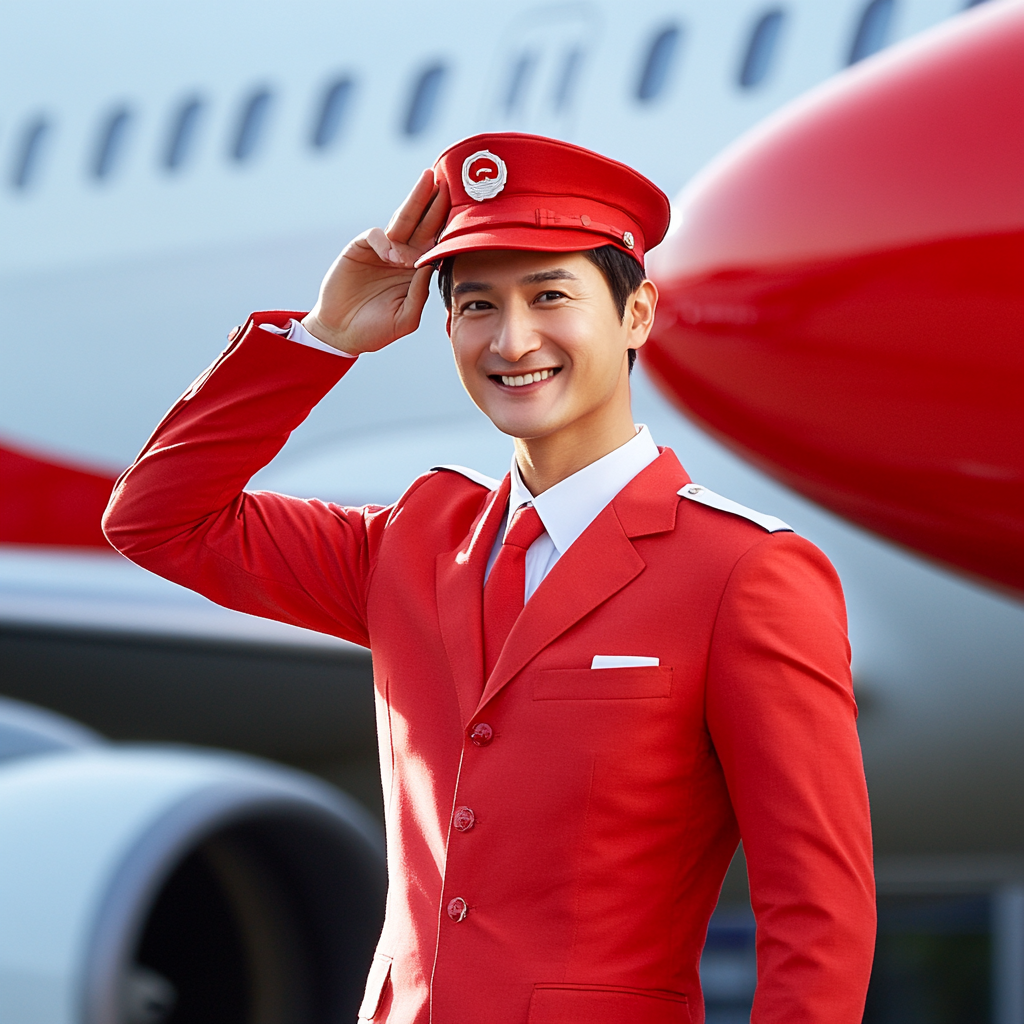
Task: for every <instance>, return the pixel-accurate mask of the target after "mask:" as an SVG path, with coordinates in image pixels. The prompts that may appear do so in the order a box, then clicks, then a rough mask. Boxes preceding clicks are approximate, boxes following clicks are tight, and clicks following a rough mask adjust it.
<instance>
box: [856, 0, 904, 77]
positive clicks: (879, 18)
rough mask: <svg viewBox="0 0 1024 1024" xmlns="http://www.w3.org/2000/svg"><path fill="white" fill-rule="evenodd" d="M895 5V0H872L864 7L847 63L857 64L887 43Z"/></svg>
mask: <svg viewBox="0 0 1024 1024" xmlns="http://www.w3.org/2000/svg"><path fill="white" fill-rule="evenodd" d="M895 6H896V4H895V0H871V3H869V4H868V5H867V7H865V8H864V12H863V13H862V14H861V16H860V22H859V23H858V24H857V31H856V32H855V33H854V36H853V43H852V44H851V46H850V55H849V56H848V57H847V58H846V63H847V64H856V63H857V61H859V60H863V59H864V58H865V57H870V56H871V54H873V53H877V52H878V51H879V50H881V49H882V48H883V47H884V46H885V45H886V43H887V42H888V39H889V24H890V22H891V21H892V12H893V8H894V7H895Z"/></svg>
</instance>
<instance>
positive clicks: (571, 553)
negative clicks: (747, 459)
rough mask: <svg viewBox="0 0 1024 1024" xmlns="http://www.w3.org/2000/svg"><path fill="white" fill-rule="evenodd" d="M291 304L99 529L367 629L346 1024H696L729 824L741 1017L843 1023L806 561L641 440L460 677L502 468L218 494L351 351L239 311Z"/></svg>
mask: <svg viewBox="0 0 1024 1024" xmlns="http://www.w3.org/2000/svg"><path fill="white" fill-rule="evenodd" d="M290 315H292V314H288V313H264V314H257V315H256V316H255V317H254V318H253V320H251V321H250V322H249V324H248V325H247V326H246V328H245V330H244V332H242V333H241V334H240V335H239V337H238V339H237V340H236V341H235V343H234V344H232V345H231V347H230V348H229V349H228V350H227V351H226V352H225V353H224V354H223V355H222V356H221V357H220V358H219V359H218V360H217V362H216V363H215V364H214V365H213V367H212V368H211V370H210V371H208V372H207V373H205V374H204V375H203V376H202V377H200V378H199V380H198V381H197V382H196V383H195V384H194V385H193V386H192V387H191V388H190V389H189V391H188V392H187V393H186V394H185V396H184V397H183V398H182V399H181V400H180V401H179V402H178V403H177V405H175V406H174V408H173V409H172V410H171V411H170V413H168V415H167V417H166V418H165V419H164V421H163V422H162V423H161V424H160V426H159V427H158V428H157V430H156V432H155V434H154V435H153V437H152V438H151V440H150V441H149V443H148V444H147V445H146V448H145V449H144V451H143V452H142V454H141V455H140V456H139V458H138V460H137V461H136V462H135V464H134V465H133V466H132V467H131V468H130V469H129V470H128V471H127V472H126V473H125V474H124V476H123V477H122V478H121V480H120V482H119V483H118V486H117V488H116V490H115V493H114V497H113V499H112V501H111V505H110V508H109V510H108V512H107V517H106V521H105V526H106V530H107V535H108V537H109V538H110V539H111V541H112V542H113V543H114V545H115V546H116V547H118V548H119V549H120V550H121V551H122V552H124V553H125V554H126V555H128V556H129V557H130V558H132V559H133V560H134V561H136V562H138V563H139V564H140V565H143V566H145V567H146V568H148V569H151V570H153V571H154V572H157V573H159V574H160V575H162V576H166V577H167V578H169V579H172V580H175V581H176V582H178V583H181V584H184V585H185V586H187V587H191V588H193V589H194V590H197V591H199V592H201V593H203V594H205V595H206V596H207V597H209V598H212V599H213V600H214V601H218V602H220V603H221V604H224V605H228V606H229V607H232V608H237V609H240V610H242V611H245V612H251V613H254V614H256V615H264V616H268V617H270V618H275V619H280V620H282V621H285V622H291V623H295V624H296V625H300V626H305V627H307V628H310V629H316V630H321V631H323V632H325V633H331V634H334V635H336V636H340V637H344V638H345V639H347V640H351V641H354V642H355V643H358V644H363V645H365V646H369V647H371V649H372V651H373V667H374V680H375V687H376V700H377V715H378V726H379V740H380V756H381V771H382V775H383V781H384V799H385V804H386V808H385V811H386V822H387V838H388V861H389V871H390V892H389V895H388V906H387V918H386V922H385V925H384V930H383V933H382V935H381V939H380V944H379V946H378V951H377V955H376V957H375V960H374V966H373V968H372V970H371V974H370V980H369V983H368V986H367V997H366V999H365V1000H364V1003H363V1010H362V1011H361V1014H362V1015H363V1016H365V1017H372V1018H373V1019H374V1020H375V1021H382V1020H387V1021H388V1022H389V1024H412V1022H415V1024H426V1022H428V1021H431V1022H434V1024H527V1022H528V1024H555V1022H557V1024H679V1022H686V1021H692V1022H700V1021H703V1019H704V1008H703V1001H702V997H701V991H700V982H699V978H698V963H699V959H700V954H701V948H702V946H703V944H704V938H705V934H706V930H707V925H708V919H709V917H710V915H711V913H712V911H713V910H714V907H715V903H716V900H717V898H718V893H719V889H720V886H721V884H722V879H723V876H724V874H725V871H726V868H727V867H728V865H729V861H730V859H731V857H732V855H733V852H734V851H735V849H736V846H737V842H738V840H739V839H740V837H742V840H743V845H744V850H745V852H746V858H747V865H748V871H749V876H750V888H751V894H752V900H753V906H754V911H755V914H756V917H757V958H758V978H759V981H758V988H757V994H756V997H755V1002H754V1013H753V1021H754V1022H755V1024H855V1022H858V1021H860V1019H861V1013H862V1010H863V1004H864V996H865V991H866V987H867V981H868V975H869V971H870V966H871V958H872V951H873V944H874V923H875V921H874V889H873V883H872V863H871V838H870V825H869V819H868V804H867V794H866V789H865V784H864V774H863V769H862V766H861V758H860V747H859V744H858V739H857V733H856V729H855V724H854V720H855V716H856V709H855V705H854V699H853V691H852V687H851V681H850V665H849V645H848V642H847V637H846V619H845V610H844V605H843V597H842V591H841V589H840V584H839V580H838V579H837V577H836V574H835V572H834V570H833V568H832V566H831V565H830V564H829V562H828V560H827V559H826V558H825V557H824V556H823V555H822V554H821V552H820V551H818V549H817V548H815V547H814V546H813V545H812V544H810V543H808V542H807V541H806V540H803V539H802V538H800V537H798V536H796V535H795V534H793V533H774V534H771V533H767V532H766V531H765V530H763V529H761V528H760V527H759V526H756V525H754V524H753V523H751V522H750V521H748V520H747V519H745V518H742V517H740V516H735V515H730V514H728V513H725V512H721V511H718V510H716V509H713V508H708V507H705V506H703V505H700V504H696V503H694V502H691V501H687V500H684V499H682V498H680V497H679V495H678V494H677V491H678V490H679V488H680V487H681V486H682V485H683V484H685V483H686V482H687V481H688V477H687V475H686V473H685V472H684V471H683V468H682V467H681V466H680V464H679V462H678V461H677V460H676V457H675V455H673V454H672V452H671V451H669V450H665V451H664V452H663V453H662V455H661V457H660V458H658V459H657V460H656V461H655V462H653V463H652V464H651V465H650V466H648V467H647V468H646V469H645V470H644V471H643V472H641V473H640V474H639V475H638V476H637V477H636V478H635V479H634V480H633V481H632V482H631V483H629V484H628V485H627V486H626V487H625V488H624V489H623V490H622V491H621V492H620V493H619V494H618V496H617V497H616V498H615V499H614V500H613V501H612V502H611V504H610V505H608V506H607V507H606V508H605V509H604V511H603V512H602V513H601V514H600V515H599V516H598V517H597V519H595V520H594V522H593V523H592V524H591V525H590V526H589V527H588V528H587V530H586V531H585V532H584V533H583V535H582V536H581V537H580V538H579V540H578V541H577V542H576V543H575V544H574V545H573V546H572V547H571V548H570V549H569V550H568V551H567V552H566V553H565V554H564V555H563V556H562V558H561V559H560V560H559V561H558V563H557V564H556V565H555V566H554V568H553V569H552V570H551V572H550V573H549V574H548V576H547V577H546V578H545V580H544V582H543V583H542V584H541V586H540V587H539V589H538V590H537V591H536V593H535V595H534V596H533V597H532V598H531V600H530V601H529V603H528V604H527V606H526V609H525V611H524V612H523V614H522V616H521V617H520V619H519V621H518V622H517V623H516V625H515V627H514V628H513V631H512V633H511V635H510V636H509V639H508V642H507V644H506V647H505V649H504V651H503V653H502V654H501V657H500V660H499V661H498V664H497V666H496V668H495V670H494V672H493V674H492V676H491V678H490V679H489V680H487V681H486V686H485V682H484V679H483V648H482V632H481V630H482V627H481V604H482V587H483V578H484V568H485V565H486V562H487V557H488V553H489V552H490V550H491V545H492V542H493V540H494V537H495V536H496V533H497V530H498V527H499V524H500V522H501V520H502V517H503V515H504V512H505V503H506V498H507V495H508V492H509V483H508V478H506V479H505V481H504V482H503V483H502V484H501V486H500V487H498V488H497V489H496V490H488V488H487V487H486V486H483V485H481V484H479V483H477V482H474V481H473V480H471V479H468V478H467V477H465V476H463V475H461V474H458V473H454V472H449V471H444V470H441V471H434V472H430V473H427V474H426V475H424V476H421V477H420V478H419V479H417V480H416V481H414V482H413V484H412V485H411V486H410V487H409V489H408V490H407V491H406V492H405V494H404V495H403V496H402V497H401V499H400V500H399V501H398V502H397V503H396V504H394V505H393V506H390V507H388V508H381V507H372V506H371V507H366V508H344V507H340V506H337V505H332V504H325V503H323V502H320V501H313V500H299V499H297V498H290V497H285V496H283V495H279V494H271V493H260V492H256V493H248V492H245V491H244V490H243V488H244V486H245V484H246V483H247V481H248V480H249V478H250V477H251V476H252V474H253V473H254V472H255V471H256V470H258V469H259V468H260V467H262V466H263V465H265V464H266V463H267V462H269V461H270V459H272V458H273V457H274V455H275V454H276V453H277V452H278V451H279V450H280V448H281V446H282V445H283V444H284V443H285V441H286V440H287V438H288V435H289V433H290V432H291V431H292V430H293V429H294V428H295V427H296V426H297V425H298V424H299V423H301V422H302V420H303V419H304V418H305V417H306V415H307V414H308V412H309V410H310V409H311V408H312V407H313V406H314V405H315V404H316V402H317V401H319V399H320V398H322V397H323V395H325V394H326V393H327V391H329V390H330V388H331V387H332V386H333V385H334V384H335V383H336V382H337V381H338V379H339V378H340V377H341V376H343V375H344V373H345V372H346V371H347V370H348V369H349V368H350V367H351V366H352V365H353V363H352V362H351V361H350V360H346V359H341V358H338V357H336V356H333V355H330V354H328V353H324V352H319V351H317V350H315V349H312V348H309V347H303V346H300V345H297V344H295V343H293V342H289V341H287V340H286V339H283V338H280V337H277V336H274V335H272V334H270V333H269V332H266V331H262V330H259V329H258V324H259V323H266V322H273V323H277V324H284V323H285V322H286V321H287V318H288V316H290ZM296 315H301V314H296ZM595 654H611V655H615V654H624V655H647V656H656V657H658V658H659V659H660V665H659V666H657V667H640V668H612V669H599V670H593V669H591V668H590V664H591V659H592V657H593V656H594V655H595ZM481 723H482V724H485V725H486V726H488V727H489V729H484V730H480V729H477V730H476V733H477V738H478V740H480V738H481V737H480V733H481V732H482V733H483V737H482V739H483V742H482V743H481V744H480V745H478V744H477V743H474V742H473V741H472V739H471V733H473V732H474V727H476V726H478V725H480V724H481ZM488 734H489V742H488V741H487V740H488ZM458 808H469V809H470V810H471V811H472V815H467V813H466V812H465V810H463V811H461V812H460V815H459V816H456V815H455V811H456V809H458ZM467 823H468V824H469V825H470V827H468V828H467V827H465V826H466V825H467ZM457 825H458V826H462V827H461V828H459V827H456V826H457ZM454 899H462V900H464V901H465V905H466V907H467V908H468V910H467V911H466V912H465V914H464V916H462V915H461V913H460V912H459V911H460V908H461V904H459V903H456V904H455V913H454V914H453V915H452V914H449V912H448V906H449V903H450V902H451V901H452V900H454ZM460 916H461V917H462V919H461V920H458V919H457V918H458V917H460Z"/></svg>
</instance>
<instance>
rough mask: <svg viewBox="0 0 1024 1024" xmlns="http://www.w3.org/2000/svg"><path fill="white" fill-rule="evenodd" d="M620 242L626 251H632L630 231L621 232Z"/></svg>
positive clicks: (631, 234)
mask: <svg viewBox="0 0 1024 1024" xmlns="http://www.w3.org/2000/svg"><path fill="white" fill-rule="evenodd" d="M622 242H623V244H624V245H625V246H626V248H627V249H632V248H633V245H634V242H633V232H632V231H623V232H622Z"/></svg>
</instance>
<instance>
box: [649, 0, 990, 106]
mask: <svg viewBox="0 0 1024 1024" xmlns="http://www.w3.org/2000/svg"><path fill="white" fill-rule="evenodd" d="M983 2H984V0H964V7H975V6H977V5H978V4H979V3H983ZM895 11H896V0H868V2H867V3H865V5H864V6H863V7H862V8H861V11H860V15H859V17H858V18H857V21H856V23H855V25H854V26H853V32H852V34H851V36H850V46H849V49H848V50H847V53H846V63H847V64H848V65H849V64H856V63H857V62H858V61H860V60H863V59H864V58H865V57H870V56H871V54H873V53H877V52H878V51H879V50H881V49H883V48H884V47H885V46H886V45H887V44H888V42H889V36H890V31H891V29H892V20H893V15H894V14H895ZM787 18H788V15H787V12H786V10H785V8H783V7H770V8H767V9H765V10H764V11H762V12H761V13H760V14H758V16H757V17H756V18H755V19H754V23H753V25H752V26H751V29H750V34H749V36H748V37H747V43H746V46H745V47H744V48H743V53H742V57H741V59H740V62H739V65H738V66H737V69H736V84H737V85H738V86H739V87H740V88H741V89H753V88H755V87H756V86H758V85H760V84H761V83H762V82H763V81H764V80H765V79H766V78H767V77H768V75H769V73H770V72H771V70H772V68H773V67H774V66H775V64H776V62H777V59H778V52H779V41H780V39H781V37H782V35H783V32H784V30H785V26H786V21H787ZM683 37H684V32H683V28H682V27H681V26H680V25H675V24H670V25H665V26H663V27H662V28H661V29H659V30H658V31H657V32H655V34H654V35H653V36H652V37H651V41H650V43H649V44H648V47H647V50H646V52H645V55H644V59H643V60H642V61H641V64H640V74H639V75H638V77H637V80H636V88H635V94H636V98H637V99H638V100H639V101H640V102H641V103H649V102H650V101H652V100H655V99H657V98H658V97H659V96H661V95H662V94H663V93H664V92H665V90H666V89H667V87H668V84H669V81H670V79H671V76H672V71H673V68H674V66H675V63H676V61H677V60H678V56H679V51H680V49H681V44H682V42H683Z"/></svg>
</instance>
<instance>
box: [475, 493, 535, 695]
mask: <svg viewBox="0 0 1024 1024" xmlns="http://www.w3.org/2000/svg"><path fill="white" fill-rule="evenodd" d="M543 532H544V524H543V523H542V522H541V521H540V516H539V515H538V514H537V510H536V509H535V508H534V507H533V506H532V505H520V506H519V508H517V509H516V511H515V513H514V514H513V516H512V522H511V523H510V524H509V528H508V530H506V531H505V539H504V540H503V541H502V542H501V550H500V551H499V552H498V557H497V558H495V560H494V564H493V565H492V566H491V572H490V575H489V576H488V577H487V582H486V583H485V584H484V662H485V666H484V667H485V669H486V675H485V676H484V678H485V679H486V678H487V677H489V676H490V674H491V672H492V671H493V669H494V666H495V665H496V664H497V661H498V655H499V654H501V649H502V648H503V647H504V646H505V641H506V640H507V639H508V635H509V633H511V632H512V627H513V626H514V625H515V622H516V619H518V618H519V614H520V612H522V610H523V605H524V604H525V600H524V598H525V595H526V549H527V548H528V547H529V546H530V545H531V544H532V543H533V542H534V541H535V540H536V539H537V538H538V537H539V536H540V535H541V534H542V533H543Z"/></svg>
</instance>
